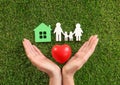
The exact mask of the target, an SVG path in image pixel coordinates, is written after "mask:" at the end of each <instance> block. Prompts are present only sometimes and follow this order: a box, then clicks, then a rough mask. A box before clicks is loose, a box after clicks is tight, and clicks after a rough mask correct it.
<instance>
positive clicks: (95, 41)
mask: <svg viewBox="0 0 120 85" xmlns="http://www.w3.org/2000/svg"><path fill="white" fill-rule="evenodd" d="M98 41H99V39H98V38H96V39H95V40H94V41H93V43H92V45H91V46H90V49H91V51H92V52H93V51H94V50H95V47H96V46H97V44H98Z"/></svg>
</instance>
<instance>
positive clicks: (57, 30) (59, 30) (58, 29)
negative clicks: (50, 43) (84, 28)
mask: <svg viewBox="0 0 120 85" xmlns="http://www.w3.org/2000/svg"><path fill="white" fill-rule="evenodd" d="M54 33H56V41H61V33H62V34H64V33H63V31H62V28H61V24H60V23H56V27H55V30H54Z"/></svg>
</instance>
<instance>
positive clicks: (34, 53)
mask: <svg viewBox="0 0 120 85" xmlns="http://www.w3.org/2000/svg"><path fill="white" fill-rule="evenodd" d="M23 46H24V48H25V52H26V55H27V57H28V58H29V60H30V61H31V62H32V64H33V65H34V66H36V67H37V68H38V69H39V70H40V71H43V72H45V73H47V74H48V75H49V77H50V78H51V82H50V85H60V83H61V69H60V68H59V67H58V66H57V65H56V64H55V63H53V62H52V61H51V60H49V59H48V58H46V57H45V56H44V55H43V54H42V53H41V51H40V50H39V49H38V48H37V47H36V46H35V45H32V44H31V42H30V41H29V40H27V39H24V40H23ZM58 78H59V80H58ZM56 79H57V80H58V81H59V84H58V82H57V80H56ZM53 82H54V84H53ZM55 82H56V83H55Z"/></svg>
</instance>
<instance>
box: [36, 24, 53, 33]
mask: <svg viewBox="0 0 120 85" xmlns="http://www.w3.org/2000/svg"><path fill="white" fill-rule="evenodd" d="M39 30H52V29H51V26H50V25H49V26H47V25H46V24H44V23H41V24H40V25H39V26H37V27H36V28H35V29H34V31H39Z"/></svg>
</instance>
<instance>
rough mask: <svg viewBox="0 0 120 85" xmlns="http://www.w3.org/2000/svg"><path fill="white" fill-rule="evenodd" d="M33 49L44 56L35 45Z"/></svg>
mask: <svg viewBox="0 0 120 85" xmlns="http://www.w3.org/2000/svg"><path fill="white" fill-rule="evenodd" d="M33 48H34V49H35V50H36V51H37V52H38V53H39V54H40V55H43V54H42V52H41V51H40V50H39V49H38V48H37V47H36V46H35V45H33Z"/></svg>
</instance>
